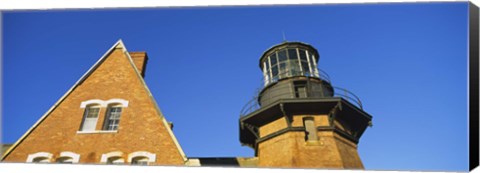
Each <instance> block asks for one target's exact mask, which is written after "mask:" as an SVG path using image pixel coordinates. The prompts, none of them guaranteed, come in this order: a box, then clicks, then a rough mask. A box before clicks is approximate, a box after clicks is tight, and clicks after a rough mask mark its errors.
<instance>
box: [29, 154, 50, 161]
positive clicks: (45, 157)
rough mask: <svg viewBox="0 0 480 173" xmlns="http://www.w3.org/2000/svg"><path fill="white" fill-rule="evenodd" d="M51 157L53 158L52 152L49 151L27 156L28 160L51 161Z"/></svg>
mask: <svg viewBox="0 0 480 173" xmlns="http://www.w3.org/2000/svg"><path fill="white" fill-rule="evenodd" d="M51 159H52V154H50V153H47V152H38V153H34V154H29V155H28V157H27V162H34V163H49V162H50V160H51Z"/></svg>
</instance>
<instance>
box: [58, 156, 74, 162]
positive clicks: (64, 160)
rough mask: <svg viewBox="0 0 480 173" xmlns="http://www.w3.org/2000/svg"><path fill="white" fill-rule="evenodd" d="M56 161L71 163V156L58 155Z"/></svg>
mask: <svg viewBox="0 0 480 173" xmlns="http://www.w3.org/2000/svg"><path fill="white" fill-rule="evenodd" d="M57 163H73V158H71V157H59V158H58V159H57Z"/></svg>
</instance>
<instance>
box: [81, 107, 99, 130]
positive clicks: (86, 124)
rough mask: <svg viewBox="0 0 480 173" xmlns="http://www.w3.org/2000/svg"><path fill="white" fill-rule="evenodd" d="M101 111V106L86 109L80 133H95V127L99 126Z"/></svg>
mask: <svg viewBox="0 0 480 173" xmlns="http://www.w3.org/2000/svg"><path fill="white" fill-rule="evenodd" d="M99 111H100V106H99V105H92V106H87V107H86V108H85V113H84V117H83V123H82V127H81V129H80V131H95V126H97V120H98V113H99Z"/></svg>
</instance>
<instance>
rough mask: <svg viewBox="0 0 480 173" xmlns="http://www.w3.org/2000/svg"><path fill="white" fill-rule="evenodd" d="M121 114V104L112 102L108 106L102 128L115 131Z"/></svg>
mask: <svg viewBox="0 0 480 173" xmlns="http://www.w3.org/2000/svg"><path fill="white" fill-rule="evenodd" d="M121 115H122V105H119V104H112V105H109V106H108V110H107V114H106V116H105V124H104V126H103V130H107V131H115V130H118V125H119V123H120V116H121Z"/></svg>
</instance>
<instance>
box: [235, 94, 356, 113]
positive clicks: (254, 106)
mask: <svg viewBox="0 0 480 173" xmlns="http://www.w3.org/2000/svg"><path fill="white" fill-rule="evenodd" d="M333 89H334V91H333V97H341V98H343V99H345V100H347V101H349V102H351V103H353V104H355V105H356V106H358V107H359V108H360V109H361V110H363V106H362V102H361V101H360V98H359V97H358V96H356V95H355V94H353V93H352V92H350V91H348V90H346V89H344V88H340V87H333ZM315 92H321V91H320V90H310V91H308V92H307V93H306V94H305V95H303V96H302V97H297V96H299V95H300V93H299V92H298V91H294V92H293V94H292V93H291V92H284V93H280V94H279V93H276V94H275V96H274V97H269V98H268V99H271V100H275V99H276V97H279V98H278V99H282V98H283V99H293V98H331V97H329V96H321V95H322V94H315ZM302 94H303V93H302ZM259 97H261V96H260V95H259V92H257V94H256V95H255V97H253V98H252V99H251V100H249V101H248V102H247V104H245V105H244V106H243V108H242V110H241V111H240V116H241V117H243V116H246V115H248V114H250V113H252V112H254V111H256V110H258V109H260V108H261V106H260V103H259ZM263 106H268V105H263Z"/></svg>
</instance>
